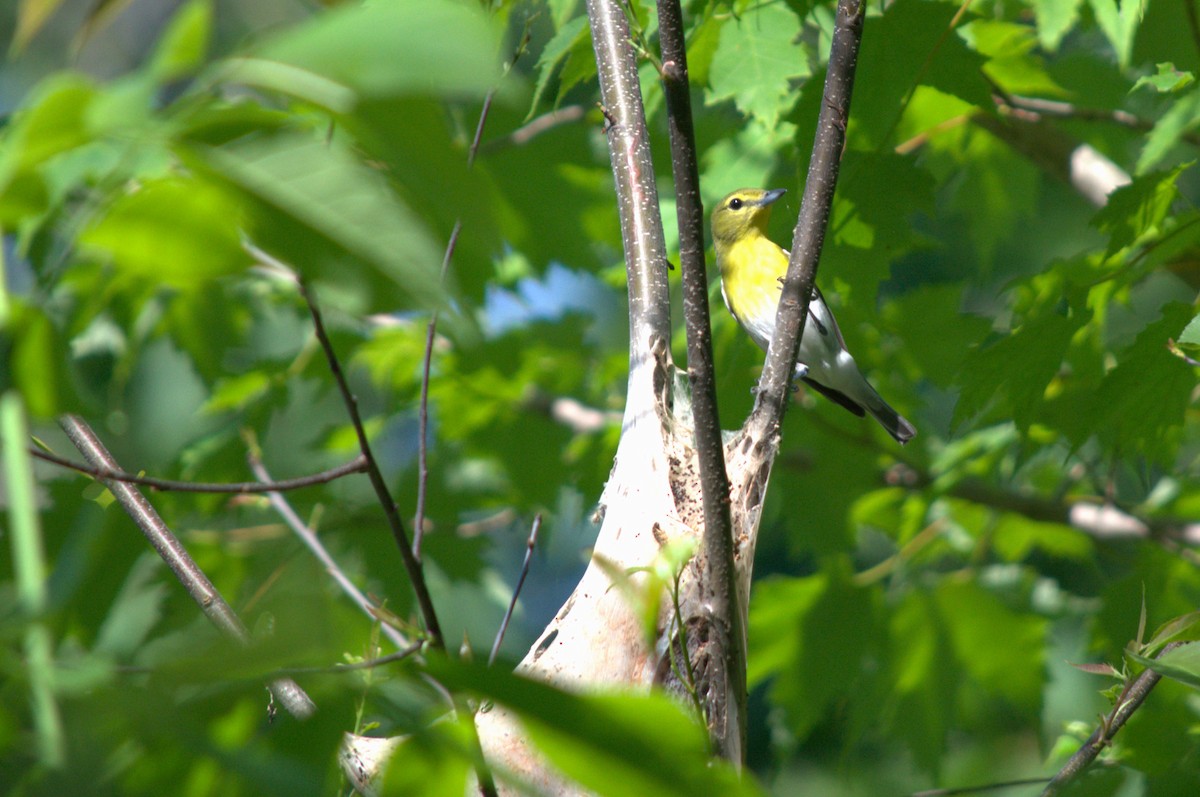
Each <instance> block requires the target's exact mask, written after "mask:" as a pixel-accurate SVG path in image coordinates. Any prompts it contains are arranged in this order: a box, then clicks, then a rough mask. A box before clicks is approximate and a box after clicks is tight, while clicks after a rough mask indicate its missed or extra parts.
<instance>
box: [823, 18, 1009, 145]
mask: <svg viewBox="0 0 1200 797" xmlns="http://www.w3.org/2000/svg"><path fill="white" fill-rule="evenodd" d="M956 10H957V7H955V6H952V5H948V4H938V3H893V4H891V5H890V6H888V8H887V11H886V12H885V13H884V14H883V16H882V17H880V18H878V19H875V18H872V19H871V20H870V21H869V22H868V23H867V26H868V28H869V29H870V33H868V34H867V35H865V36H864V37H863V44H862V53H861V54H860V56H859V69H858V76H857V78H856V79H855V82H854V108H853V111H852V113H851V114H850V130H849V131H848V134H849V135H850V136H851V141H852V146H854V147H856V148H863V149H872V150H874V149H876V148H879V147H882V146H884V145H890V146H894V145H895V143H896V142H895V141H894V140H893V139H892V136H894V134H895V131H896V129H897V127H898V125H899V123H900V120H901V115H902V114H906V113H907V110H908V108H907V105H906V103H907V102H908V101H909V100H910V99H911V96H912V94H913V92H914V91H915V90H916V89H918V88H920V87H922V86H924V87H932V88H935V89H937V90H938V91H939V92H940V93H941V94H944V95H947V96H948V97H956V98H958V99H959V100H961V101H962V102H964V103H966V104H967V105H968V106H969V107H970V108H971V109H974V108H990V107H991V106H992V105H993V103H992V101H991V96H990V88H989V87H988V85H987V82H986V81H985V80H984V79H983V78H982V74H981V71H982V69H983V65H984V62H985V61H984V58H983V56H981V55H980V54H979V53H976V52H974V51H972V50H971V49H970V48H968V46H967V44H966V42H965V41H964V40H963V38H962V37H961V36H960V35H958V34H956V33H955V32H954V31H953V29H952V28H951V22H952V21H953V20H954V18H955V13H956ZM966 18H967V19H970V18H971V17H970V13H969V12H968V14H967V15H966ZM813 90H814V91H815V93H816V94H817V95H819V94H820V87H819V86H814V87H813ZM854 135H863V136H865V138H864V139H863V140H858V139H854V138H853V136H854ZM885 137H886V140H885Z"/></svg>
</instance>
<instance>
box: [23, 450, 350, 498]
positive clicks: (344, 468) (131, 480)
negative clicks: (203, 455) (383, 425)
mask: <svg viewBox="0 0 1200 797" xmlns="http://www.w3.org/2000/svg"><path fill="white" fill-rule="evenodd" d="M29 453H30V454H31V455H33V456H35V457H37V458H38V459H40V460H43V461H45V462H50V463H53V464H55V465H59V466H61V467H64V468H69V469H70V470H73V471H77V472H79V473H83V474H86V475H88V476H91V477H92V478H94V479H101V480H104V481H118V482H125V483H127V484H137V485H141V486H142V487H149V488H150V489H152V490H158V491H159V492H168V491H174V492H181V493H232V494H235V495H242V494H246V493H267V492H286V491H288V490H298V489H300V488H301V487H312V486H313V485H316V484H328V483H329V482H331V481H335V480H336V479H340V478H342V477H343V476H349V475H351V474H353V473H363V472H365V471H366V469H367V466H366V460H364V459H363V458H362V457H361V456H358V457H355V458H354V459H353V460H351V461H350V462H347V463H346V464H345V465H338V466H337V467H336V468H330V469H329V470H326V471H322V472H320V473H314V474H312V475H311V476H298V477H296V478H294V479H283V480H282V481H277V482H261V481H259V482H192V481H176V480H174V479H159V478H155V477H153V476H139V475H137V474H134V473H126V472H125V471H122V470H111V469H109V468H101V467H94V466H92V465H85V464H83V463H82V462H74V461H72V460H69V459H67V458H66V457H60V456H59V455H58V454H55V453H53V452H51V451H46V450H45V449H42V448H38V447H37V446H30V447H29Z"/></svg>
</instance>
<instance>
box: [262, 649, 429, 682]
mask: <svg viewBox="0 0 1200 797" xmlns="http://www.w3.org/2000/svg"><path fill="white" fill-rule="evenodd" d="M424 645H425V643H424V642H412V643H409V645H408V646H407V647H404V648H402V649H401V650H398V651H396V652H395V653H389V654H388V655H386V656H380V657H379V658H376V659H367V660H366V661H355V662H349V663H343V664H333V665H330V666H328V667H285V668H282V669H279V670H275V672H274V674H275V675H280V676H286V675H336V674H338V673H343V672H358V671H360V670H373V669H375V668H376V667H382V666H384V665H385V664H394V663H395V662H398V661H404V660H405V659H407V658H408V657H410V656H412V655H414V654H416V653H419V652H420V651H421V648H422V647H424Z"/></svg>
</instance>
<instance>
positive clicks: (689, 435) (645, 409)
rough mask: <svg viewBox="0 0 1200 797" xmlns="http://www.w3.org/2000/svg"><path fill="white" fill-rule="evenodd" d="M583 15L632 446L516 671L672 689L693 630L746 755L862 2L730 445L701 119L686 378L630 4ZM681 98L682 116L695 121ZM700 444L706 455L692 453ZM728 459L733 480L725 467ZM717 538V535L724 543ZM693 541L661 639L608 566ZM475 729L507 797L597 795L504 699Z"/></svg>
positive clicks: (847, 26)
mask: <svg viewBox="0 0 1200 797" xmlns="http://www.w3.org/2000/svg"><path fill="white" fill-rule="evenodd" d="M663 3H664V4H670V5H672V6H674V8H673V9H669V10H668V12H667V13H666V14H664V13H662V12H661V11H660V25H663V26H665V27H666V29H667V30H666V32H664V33H663V34H662V35H663V38H664V41H663V50H664V53H663V55H664V57H663V79H664V82H665V83H666V90H667V92H668V96H669V97H672V95H673V98H672V99H671V100H670V101H669V102H670V106H669V111H670V113H672V114H676V113H678V112H679V105H680V94H679V92H680V91H682V92H686V91H687V85H686V79H687V78H686V56H685V55H684V54H683V52H682V40H681V38H680V40H678V41H675V40H672V39H671V35H672V31H671V25H672V24H678V13H679V12H678V0H663ZM660 7H661V6H660ZM587 11H588V17H589V20H590V23H591V27H592V41H593V46H594V48H595V53H596V60H597V65H598V69H599V78H600V87H601V96H602V100H603V110H604V114H605V117H606V119H607V125H606V135H607V139H608V146H609V154H610V158H611V162H612V169H613V175H614V180H615V183H616V195H617V200H618V207H619V211H620V218H621V228H622V238H623V243H624V247H625V256H626V271H627V276H628V283H629V293H630V319H629V329H630V358H629V382H628V390H627V396H626V404H625V412H624V416H623V418H622V430H621V439H620V442H619V444H618V447H617V454H616V458H615V462H614V465H613V470H612V473H611V475H610V477H609V480H608V483H607V485H606V486H605V489H604V493H603V495H602V496H601V499H600V512H601V513H602V516H603V520H602V523H601V527H600V531H599V534H598V536H597V539H596V543H595V546H594V549H593V555H592V559H591V562H590V564H589V566H588V568H587V570H586V572H585V573H584V575H583V577H582V578H581V580H580V581H579V583H578V585H577V586H576V587H575V590H574V591H573V592H572V594H571V596H570V597H569V598H568V599H567V601H566V603H565V604H564V605H563V606H562V608H561V609H560V610H559V611H558V613H557V615H556V616H555V617H554V619H553V620H552V621H551V622H550V624H549V625H548V626H547V627H546V629H545V630H544V632H543V633H542V634H541V636H540V637H539V639H538V640H537V642H536V643H535V644H534V645H533V646H532V647H531V648H530V650H529V652H528V653H527V654H526V655H525V657H524V659H522V661H521V662H520V664H519V665H518V667H517V672H518V673H519V674H521V675H524V676H526V677H530V678H534V679H539V680H543V681H546V682H548V683H550V684H553V685H555V686H558V687H561V688H564V689H571V690H601V689H605V688H624V689H632V690H634V691H638V690H644V691H648V690H650V689H651V688H654V687H656V686H661V687H664V688H666V689H667V690H668V691H671V692H682V689H681V687H680V685H679V684H678V683H675V682H674V681H675V675H674V673H673V672H672V667H671V661H672V656H675V655H677V654H678V652H679V650H680V647H681V646H682V644H684V640H686V645H687V648H688V653H689V655H688V659H689V661H690V662H691V663H692V665H693V673H692V674H693V675H694V681H695V691H696V693H697V696H698V698H699V702H700V705H701V706H702V708H703V709H704V711H705V715H706V716H705V719H706V720H707V722H708V729H709V735H710V739H711V740H712V745H713V750H714V752H715V753H716V754H718V755H721V756H723V757H725V758H727V759H729V760H731V761H732V762H733V763H734V764H735V765H740V764H741V762H742V759H743V756H744V739H743V737H744V732H745V731H744V729H745V667H746V661H745V649H746V640H745V627H746V616H747V611H748V605H749V593H750V580H751V576H752V571H753V561H754V548H755V543H756V540H757V533H758V525H759V520H760V513H761V508H762V502H763V499H764V498H765V495H766V489H767V483H768V479H769V476H770V471H771V464H772V462H773V461H774V457H775V454H776V452H777V450H778V442H779V428H780V423H781V418H782V415H783V412H784V410H785V409H786V406H787V398H788V395H789V393H790V386H789V381H790V380H789V376H790V374H791V372H792V371H793V370H794V368H795V361H796V355H797V351H798V347H799V346H798V341H799V338H800V335H801V331H802V327H803V323H804V316H805V314H806V313H807V304H808V302H807V297H808V296H809V295H810V294H811V286H812V283H813V279H814V277H815V271H816V263H817V260H818V258H819V256H820V249H821V243H822V240H823V237H824V227H825V223H826V221H827V219H828V217H829V209H830V206H831V203H832V198H833V186H834V184H835V182H836V179H837V166H838V162H839V160H840V156H841V151H842V145H843V142H844V135H845V123H846V119H847V116H848V113H849V97H850V87H851V86H852V83H853V70H854V65H855V61H856V56H857V48H858V41H859V37H860V35H861V25H862V5H861V3H859V2H857V1H856V0H841V2H840V3H839V6H838V18H837V25H836V28H835V35H834V43H833V54H832V55H831V65H830V70H829V79H828V82H827V85H826V97H825V102H824V103H823V105H822V113H821V117H820V121H819V125H820V129H819V130H818V133H817V137H816V144H815V146H814V155H813V159H812V166H811V167H810V172H809V177H808V182H809V186H808V189H807V190H806V192H805V195H804V200H803V204H802V206H801V212H800V224H799V225H798V227H797V238H796V240H797V248H796V251H795V252H794V253H793V258H792V266H791V268H790V269H789V273H788V278H787V280H786V282H785V285H784V290H783V297H784V298H783V301H781V306H780V311H779V323H778V324H777V329H778V330H779V331H778V332H777V338H776V340H775V341H773V342H772V345H771V353H770V354H769V356H768V361H767V362H768V365H767V368H766V369H765V370H764V374H763V379H762V381H761V382H760V387H759V399H758V401H757V402H756V406H755V410H754V412H753V414H752V415H751V417H750V418H749V419H748V420H747V422H746V424H745V426H744V427H743V428H742V430H740V431H739V432H738V433H736V434H727V435H725V439H724V442H725V445H724V451H723V452H722V450H721V444H720V442H719V441H720V440H721V437H720V435H719V421H718V419H717V413H716V406H715V399H714V398H713V394H714V393H715V391H714V390H713V389H712V360H711V352H708V353H707V355H706V351H705V350H706V349H707V348H709V346H710V344H709V342H708V340H707V334H708V317H707V304H706V302H703V301H702V300H701V297H702V296H704V293H703V292H704V291H705V290H706V288H707V277H706V275H705V272H704V262H703V244H702V238H701V237H700V235H699V231H698V228H699V227H700V225H701V224H702V219H703V215H702V214H703V211H702V209H701V208H700V206H699V192H698V188H697V186H696V184H695V164H694V158H695V153H694V143H693V142H691V141H690V135H689V133H690V124H691V123H690V116H689V117H688V118H687V119H686V121H684V122H683V123H682V125H681V124H680V119H679V118H673V119H672V139H673V141H672V146H673V150H674V149H675V147H676V144H677V143H678V144H679V145H680V146H681V147H682V148H683V149H687V148H689V147H690V148H691V149H692V150H693V151H692V152H691V154H690V158H691V159H692V163H691V164H690V165H689V164H688V163H687V159H688V157H689V156H688V155H687V154H686V153H682V154H681V153H678V152H676V153H675V154H674V155H673V161H674V164H673V165H674V166H675V169H674V172H675V179H676V183H677V186H676V187H677V191H678V193H679V195H680V196H681V197H685V198H686V201H685V202H681V208H680V211H679V223H680V227H681V230H680V240H681V242H682V244H681V259H682V260H685V261H686V262H685V263H684V269H685V276H684V281H685V311H686V312H687V314H688V316H689V317H688V319H687V321H688V333H689V346H688V354H689V371H688V373H687V375H686V376H685V375H684V374H683V373H682V372H680V371H678V370H677V369H676V368H675V366H674V364H673V363H672V361H671V355H670V349H669V341H670V333H671V328H670V302H669V288H668V280H667V274H668V265H667V260H666V247H665V244H664V236H663V230H662V220H661V217H660V215H659V202H658V194H657V190H656V187H655V170H654V167H653V163H652V162H651V159H650V144H649V136H648V133H647V130H646V123H645V114H644V110H643V106H642V99H641V93H640V88H639V84H638V76H637V62H636V53H635V51H634V48H633V46H632V44H631V37H630V33H629V28H628V25H627V22H626V19H625V16H624V11H623V9H622V7H621V6H620V4H619V3H618V2H616V0H588V3H587ZM672 12H673V13H674V14H675V19H673V20H672V19H671V13H672ZM684 105H685V107H684V111H685V112H688V113H690V111H689V110H688V109H687V108H686V103H684ZM701 309H702V310H703V313H702V314H701ZM689 377H690V387H691V388H694V389H696V391H697V397H696V403H697V406H696V409H695V411H694V410H693V405H692V396H691V392H690V389H689ZM696 427H699V428H700V433H699V434H697V433H696V431H695V428H696ZM697 448H700V449H702V450H703V452H704V453H703V454H702V455H698V454H697ZM714 449H715V451H714ZM722 454H723V456H722ZM722 459H724V461H725V464H724V466H723V467H724V469H725V473H724V474H722V473H721V472H720V470H719V469H720V468H721V467H722V466H721V465H720V463H721V461H722ZM714 463H715V464H716V469H717V473H716V474H715V475H714V473H713V471H714ZM722 476H724V478H721V477H722ZM706 491H707V493H706ZM708 524H713V529H712V530H710V531H712V532H713V533H712V534H706V533H705V529H706V525H708ZM714 534H719V535H720V536H719V537H717V538H715V539H714V536H713V535H714ZM681 537H686V538H689V539H691V540H693V541H694V542H695V543H696V548H695V551H696V552H695V555H694V556H693V557H692V559H691V560H690V561H689V563H688V564H687V565H686V566H685V567H684V569H683V571H682V572H681V573H680V578H679V586H678V599H679V604H680V611H679V617H680V618H681V622H677V621H676V617H675V612H674V606H673V602H672V601H671V600H670V599H669V597H668V596H666V595H664V596H663V600H662V602H661V606H662V607H663V608H662V610H661V612H660V616H659V618H658V623H657V625H656V637H655V639H654V640H653V641H652V642H651V641H650V640H648V639H647V637H646V634H645V633H644V629H643V627H642V625H641V623H640V622H639V620H638V617H637V615H636V613H635V608H634V606H633V605H632V604H631V601H630V599H629V597H628V595H627V590H622V589H617V588H614V579H613V576H614V575H617V577H618V578H622V577H624V576H622V575H621V574H628V573H633V575H631V576H628V578H629V579H630V580H631V581H632V582H633V583H634V584H635V585H636V584H639V583H642V584H644V583H645V579H646V578H648V576H646V575H645V574H644V573H641V572H640V569H645V568H648V567H650V566H651V565H653V564H654V563H655V561H656V560H657V559H658V558H659V556H660V554H661V552H662V550H663V547H664V546H666V545H667V544H669V543H670V542H671V541H673V540H676V539H678V538H681ZM476 727H477V730H478V734H479V739H480V743H481V745H482V747H483V751H484V755H485V757H486V759H487V761H488V763H489V765H490V766H491V767H492V768H493V769H494V771H495V772H496V773H497V774H498V775H499V776H500V777H499V778H498V780H497V787H498V791H499V793H500V794H518V793H523V791H524V790H525V789H532V790H535V791H537V792H541V793H546V794H554V795H574V794H585V793H586V791H585V790H584V789H583V788H582V787H580V786H578V785H577V784H574V783H571V782H569V781H568V780H566V779H565V778H564V777H563V776H562V775H560V774H559V773H557V772H556V771H555V770H554V769H553V768H552V767H551V766H550V765H549V764H548V763H547V762H546V761H545V760H544V759H543V758H541V757H540V756H539V755H538V753H537V752H536V750H535V749H534V748H533V746H532V744H531V743H530V741H529V739H528V737H527V735H526V734H525V732H524V731H523V729H522V728H521V725H520V722H519V719H518V717H517V716H516V715H515V714H514V713H512V712H509V711H507V710H506V709H505V708H504V707H502V706H496V707H493V708H491V710H489V711H487V712H484V713H481V714H479V715H477V717H476ZM392 748H393V744H390V743H386V744H384V743H379V741H378V740H370V741H369V742H368V743H365V744H363V745H362V746H361V747H356V746H354V744H353V742H351V744H350V746H348V748H347V749H348V750H349V751H351V752H349V753H348V754H347V756H346V757H347V758H348V759H350V760H351V762H352V766H347V769H348V771H350V770H353V772H352V778H353V779H354V780H355V782H356V783H362V782H363V780H364V779H368V778H369V777H370V776H371V774H372V773H373V772H374V771H375V770H376V767H377V764H376V763H375V760H374V757H373V756H374V754H375V752H374V751H376V750H379V751H383V752H384V754H386V753H387V752H390V750H391V749H392ZM511 784H520V785H519V786H517V785H511Z"/></svg>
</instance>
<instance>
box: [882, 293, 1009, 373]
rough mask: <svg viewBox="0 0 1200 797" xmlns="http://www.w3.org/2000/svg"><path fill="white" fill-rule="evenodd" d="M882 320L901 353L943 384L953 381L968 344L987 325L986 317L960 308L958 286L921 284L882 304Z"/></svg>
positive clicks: (980, 335) (976, 340) (980, 336)
mask: <svg viewBox="0 0 1200 797" xmlns="http://www.w3.org/2000/svg"><path fill="white" fill-rule="evenodd" d="M883 320H884V323H885V324H886V327H887V328H888V329H892V330H895V331H896V333H897V335H898V336H899V338H900V340H901V341H902V342H903V347H904V353H905V356H907V357H911V358H912V359H913V360H914V361H915V362H916V363H917V364H918V365H919V367H920V369H921V373H922V374H924V375H925V377H926V378H927V379H929V380H930V381H932V382H933V383H934V384H937V385H940V386H943V387H949V386H950V385H951V384H952V383H953V382H954V381H955V379H956V378H957V377H958V375H959V371H960V369H961V368H962V366H963V364H964V363H965V362H966V359H967V356H968V353H969V352H970V351H971V347H972V346H975V345H977V344H978V343H979V342H980V341H982V340H983V339H984V337H985V336H986V335H987V333H988V330H989V329H990V328H991V322H990V321H989V320H988V319H986V318H983V317H981V316H978V315H975V314H973V313H968V312H964V311H963V292H962V289H961V288H959V287H956V286H953V285H925V286H922V287H921V288H919V289H917V290H915V291H911V292H909V293H906V294H904V295H903V296H901V297H899V298H898V299H896V300H895V301H892V302H889V303H888V304H887V305H886V306H885V307H884V310H883Z"/></svg>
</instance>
